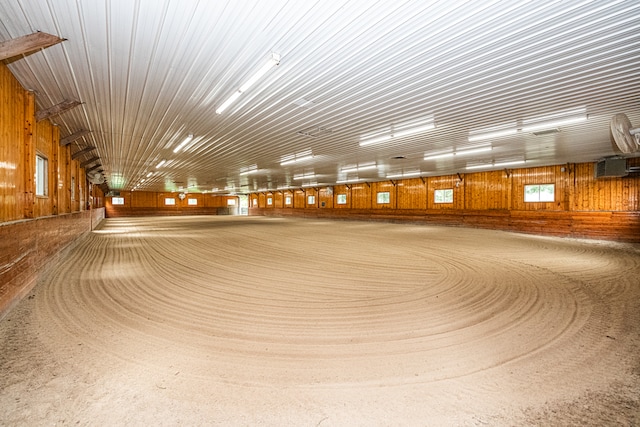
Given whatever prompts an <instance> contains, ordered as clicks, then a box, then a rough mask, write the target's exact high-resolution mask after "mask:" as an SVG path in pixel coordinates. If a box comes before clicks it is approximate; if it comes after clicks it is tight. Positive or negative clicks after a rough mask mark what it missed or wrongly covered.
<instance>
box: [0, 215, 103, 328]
mask: <svg viewBox="0 0 640 427" xmlns="http://www.w3.org/2000/svg"><path fill="white" fill-rule="evenodd" d="M103 218H104V209H94V210H92V211H84V212H77V213H73V214H66V215H58V216H51V217H46V218H37V219H34V220H30V221H18V222H12V223H5V224H0V266H2V268H0V318H2V317H3V316H4V315H5V314H6V313H7V312H8V311H9V309H11V307H13V306H14V305H15V304H16V303H17V302H18V301H19V300H20V299H21V298H23V297H24V296H25V295H27V293H28V292H29V291H30V290H31V289H32V288H33V286H34V285H35V284H36V283H37V281H38V279H39V278H40V276H41V274H42V273H43V272H44V271H46V269H47V267H48V266H49V265H52V264H53V263H55V262H56V261H57V260H58V259H59V258H60V257H61V256H63V254H64V250H65V249H67V248H69V247H70V246H71V245H72V244H73V243H74V242H75V241H77V239H78V238H80V237H82V236H83V235H85V234H87V233H89V232H90V231H91V229H92V227H95V226H96V225H97V224H98V223H99V222H100V221H101V220H102V219H103Z"/></svg>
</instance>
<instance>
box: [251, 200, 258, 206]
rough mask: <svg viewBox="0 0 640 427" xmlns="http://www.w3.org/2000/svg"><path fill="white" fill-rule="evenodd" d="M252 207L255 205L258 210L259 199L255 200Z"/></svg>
mask: <svg viewBox="0 0 640 427" xmlns="http://www.w3.org/2000/svg"><path fill="white" fill-rule="evenodd" d="M252 205H253V207H254V208H257V207H258V199H253V201H252Z"/></svg>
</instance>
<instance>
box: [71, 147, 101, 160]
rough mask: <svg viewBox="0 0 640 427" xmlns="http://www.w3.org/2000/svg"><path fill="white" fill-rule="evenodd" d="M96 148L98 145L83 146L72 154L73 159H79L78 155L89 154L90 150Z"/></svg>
mask: <svg viewBox="0 0 640 427" xmlns="http://www.w3.org/2000/svg"><path fill="white" fill-rule="evenodd" d="M95 149H96V147H87V148H83V149H82V150H80V151H78V152H76V153H73V154H72V155H71V160H75V159H77V158H78V157H80V156H82V155H83V154H87V153H88V152H90V151H93V150H95Z"/></svg>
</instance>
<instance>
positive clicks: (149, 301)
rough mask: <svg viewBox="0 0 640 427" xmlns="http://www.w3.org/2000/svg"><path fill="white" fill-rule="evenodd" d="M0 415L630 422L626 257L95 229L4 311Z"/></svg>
mask: <svg viewBox="0 0 640 427" xmlns="http://www.w3.org/2000/svg"><path fill="white" fill-rule="evenodd" d="M0 349H1V353H0V408H1V410H0V425H11V426H14V425H29V426H32V425H36V426H37V425H48V426H50V425H66V424H73V425H76V424H79V425H100V426H104V425H185V426H186V425H224V426H227V425H273V426H282V425H294V426H313V427H315V426H322V427H326V426H346V425H349V426H352V425H356V426H358V425H361V426H371V425H385V426H394V425H398V426H400V425H402V426H406V425H411V426H413V425H415V426H422V425H428V426H440V425H454V426H458V425H460V426H475V425H478V426H480V425H482V426H484V425H492V426H494V425H498V426H499V425H509V426H512V425H562V426H564V425H593V426H601V425H623V426H626V425H628V426H634V425H640V245H630V244H618V243H607V242H600V241H583V240H573V239H559V238H550V237H539V236H531V235H519V234H510V233H504V232H496V231H488V230H474V229H465V228H445V227H430V226H424V225H406V224H403V225H400V224H382V223H367V222H329V221H318V220H292V219H277V218H255V217H248V218H247V217H181V218H176V217H173V218H144V219H133V218H124V219H109V220H106V221H104V222H103V223H102V225H101V228H100V229H99V230H96V231H95V232H94V233H92V234H91V235H90V236H88V237H87V238H85V239H83V240H82V241H81V242H79V244H77V245H76V246H75V247H74V248H73V249H72V250H70V251H69V253H68V256H67V257H66V260H65V261H64V262H61V263H60V264H58V265H57V266H55V267H54V268H52V269H51V270H50V271H49V273H48V275H47V276H46V277H45V278H44V279H43V280H42V281H41V282H40V283H39V284H38V285H37V286H36V288H35V289H34V290H33V292H32V293H31V294H30V295H29V297H28V298H26V299H25V300H23V301H22V302H21V303H20V304H19V305H18V306H17V307H16V308H15V309H14V310H13V311H11V312H10V313H9V314H8V315H7V316H6V317H5V318H4V319H3V320H2V321H0Z"/></svg>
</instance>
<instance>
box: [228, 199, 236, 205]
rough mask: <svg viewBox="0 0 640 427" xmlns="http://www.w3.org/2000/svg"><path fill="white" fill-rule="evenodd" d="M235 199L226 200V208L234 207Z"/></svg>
mask: <svg viewBox="0 0 640 427" xmlns="http://www.w3.org/2000/svg"><path fill="white" fill-rule="evenodd" d="M235 205H236V199H227V206H235Z"/></svg>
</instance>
